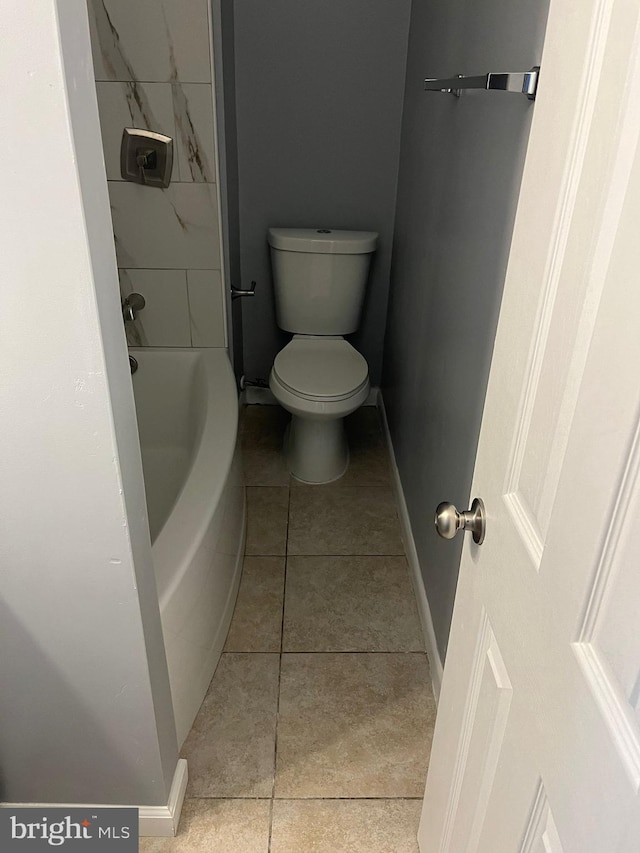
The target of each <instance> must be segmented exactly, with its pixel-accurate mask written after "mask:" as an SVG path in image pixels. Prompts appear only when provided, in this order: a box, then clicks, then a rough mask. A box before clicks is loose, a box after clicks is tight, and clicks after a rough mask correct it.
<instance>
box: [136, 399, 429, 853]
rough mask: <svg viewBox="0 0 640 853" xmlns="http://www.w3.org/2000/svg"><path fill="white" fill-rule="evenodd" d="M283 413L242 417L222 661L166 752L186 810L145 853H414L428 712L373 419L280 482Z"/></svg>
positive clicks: (413, 613)
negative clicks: (317, 481)
mask: <svg viewBox="0 0 640 853" xmlns="http://www.w3.org/2000/svg"><path fill="white" fill-rule="evenodd" d="M286 421H287V414H286V412H284V411H283V410H282V409H280V408H279V407H277V406H250V407H248V408H247V409H246V410H245V412H244V415H243V421H242V442H243V453H244V459H245V469H246V482H247V501H248V529H247V556H246V557H245V562H244V567H243V574H242V581H241V585H240V591H239V595H238V601H237V604H236V609H235V612H234V616H233V621H232V624H231V628H230V630H229V635H228V637H227V642H226V646H225V649H224V653H223V655H222V657H221V660H220V664H219V665H218V669H217V670H216V674H215V676H214V678H213V681H212V683H211V686H210V688H209V692H208V693H207V696H206V698H205V700H204V702H203V705H202V708H201V710H200V713H199V714H198V717H197V719H196V721H195V723H194V726H193V729H192V730H191V733H190V734H189V737H188V738H187V741H186V743H185V745H184V748H183V756H184V757H185V758H187V759H188V762H189V787H188V789H187V800H186V803H185V808H184V812H183V818H182V821H181V824H180V831H179V833H178V836H177V837H176V838H175V839H144V840H143V841H142V842H141V846H140V849H141V850H143V851H153V853H182V851H185V853H186V851H192V853H201V851H202V853H204V851H207V853H223V851H224V853H307V851H315V853H416V851H417V850H418V847H417V843H416V841H415V838H416V832H417V827H418V819H419V815H420V807H421V798H422V792H423V788H424V780H425V776H426V770H427V765H428V761H429V751H430V748H431V737H432V733H433V725H434V722H435V704H434V701H433V696H432V693H431V688H430V686H429V685H430V679H429V668H428V662H427V658H426V655H425V652H424V646H423V641H422V635H421V630H420V625H419V621H418V614H417V610H416V604H415V600H414V597H413V592H412V589H411V583H410V579H409V570H408V567H407V563H406V559H405V557H404V551H403V547H402V542H401V539H400V531H399V526H398V520H397V516H396V510H395V504H394V499H393V492H392V489H391V480H390V472H389V466H388V459H387V453H386V448H385V445H384V440H383V437H382V433H381V430H380V425H379V421H378V416H377V412H376V410H375V409H374V408H372V407H366V408H362V409H360V410H359V411H357V412H356V413H354V415H352V416H351V417H350V418H348V419H347V430H348V434H349V445H350V450H351V461H350V466H349V470H348V472H347V474H346V475H345V476H344V477H343V478H342V479H341V480H340V481H338V482H337V483H333V484H331V485H327V486H305V485H303V484H301V483H298V482H296V481H295V480H292V479H291V478H290V477H289V475H288V473H287V471H286V469H285V467H284V464H283V462H282V458H281V455H280V450H281V444H282V435H283V432H284V428H285V425H286Z"/></svg>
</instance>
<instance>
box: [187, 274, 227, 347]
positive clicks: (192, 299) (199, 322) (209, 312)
mask: <svg viewBox="0 0 640 853" xmlns="http://www.w3.org/2000/svg"><path fill="white" fill-rule="evenodd" d="M187 289H188V293H189V316H190V320H191V341H192V346H194V347H223V346H225V345H226V341H225V334H224V296H223V294H222V277H221V274H220V270H187Z"/></svg>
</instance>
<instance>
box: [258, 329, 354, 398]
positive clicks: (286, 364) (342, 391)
mask: <svg viewBox="0 0 640 853" xmlns="http://www.w3.org/2000/svg"><path fill="white" fill-rule="evenodd" d="M273 374H274V376H275V378H276V379H277V381H278V382H279V383H280V385H282V386H283V387H284V388H286V389H287V390H288V391H289V392H290V393H291V394H294V395H296V396H297V397H301V398H302V399H306V400H310V401H314V402H338V401H340V400H346V399H348V398H350V397H352V396H354V395H355V394H358V393H359V392H360V391H362V390H363V389H364V388H365V386H368V383H369V368H368V365H367V362H366V359H365V358H364V357H363V356H362V355H360V353H359V352H358V351H357V350H356V349H354V348H353V347H352V346H351V344H350V343H348V342H347V341H345V339H344V338H340V337H335V338H334V337H314V336H306V335H296V336H294V338H293V339H292V340H291V341H290V342H289V343H288V344H287V346H286V347H284V349H282V350H281V351H280V352H279V353H278V355H277V356H276V358H275V361H274V363H273Z"/></svg>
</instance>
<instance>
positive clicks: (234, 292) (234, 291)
mask: <svg viewBox="0 0 640 853" xmlns="http://www.w3.org/2000/svg"><path fill="white" fill-rule="evenodd" d="M255 295H256V283H255V281H252V282H251V285H250V287H249V289H248V290H242V289H241V288H239V287H233V285H232V286H231V298H232V299H237V298H238V297H239V296H255Z"/></svg>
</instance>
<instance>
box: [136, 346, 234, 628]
mask: <svg viewBox="0 0 640 853" xmlns="http://www.w3.org/2000/svg"><path fill="white" fill-rule="evenodd" d="M129 352H130V353H131V354H132V355H135V357H136V359H137V360H138V365H139V367H138V369H139V370H144V369H145V368H144V362H145V360H146V358H145V357H146V356H149V357H151V358H153V354H154V353H163V354H167V355H171V354H177V353H180V354H185V353H186V354H188V355H189V356H190V357H192V358H194V359H197V360H201V362H202V363H203V365H204V368H205V381H206V395H205V400H204V401H203V402H204V405H205V407H206V408H205V412H204V423H203V426H202V430H201V431H200V442H199V445H198V446H197V448H196V450H195V452H194V454H193V458H192V461H191V465H190V467H189V471H188V473H187V476H186V479H185V482H184V483H183V484H182V487H181V489H180V492H179V494H178V497H177V499H176V501H175V503H174V505H173V508H172V510H171V512H170V514H169V516H168V517H167V519H166V520H165V522H164V524H163V525H162V528H161V529H160V532H159V533H158V535H157V537H156V539H155V541H154V542H153V544H152V546H151V553H152V558H153V563H154V568H155V576H156V587H157V591H158V601H159V604H160V612H161V613H162V612H163V610H164V608H165V607H166V605H167V603H168V601H169V600H170V599H171V597H172V596H173V595H174V593H175V592H176V590H177V588H178V586H179V585H180V583H181V581H182V578H183V576H184V573H185V572H186V571H187V569H188V567H189V565H190V564H191V561H192V560H193V558H194V557H195V554H196V552H197V550H198V548H199V545H200V543H201V542H202V539H203V538H204V536H205V534H206V532H207V529H208V526H209V523H210V521H211V518H212V516H213V513H214V512H215V509H216V507H217V506H218V504H219V502H220V500H221V498H222V494H223V491H224V489H225V486H226V483H227V480H228V477H229V472H230V470H231V466H232V463H233V458H234V453H235V447H236V442H237V439H238V422H239V400H238V391H237V387H236V380H235V376H234V373H233V368H232V366H231V361H230V359H229V354H228V352H227V350H226V349H224V348H222V347H219V348H217V347H211V348H209V347H129ZM216 400H218V401H221V402H222V405H220V406H216V405H215V401H216ZM205 496H206V502H205V503H204V504H203V500H202V499H203V497H205ZM194 510H195V511H194Z"/></svg>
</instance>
